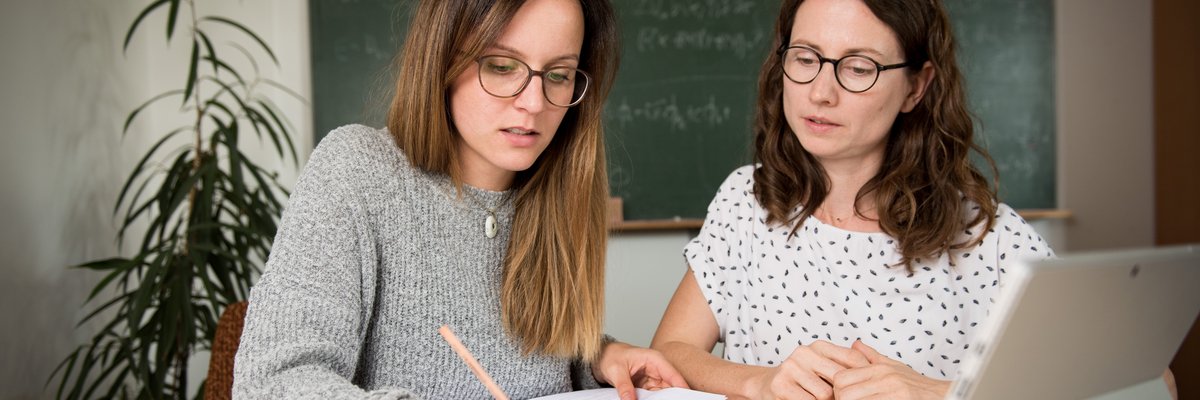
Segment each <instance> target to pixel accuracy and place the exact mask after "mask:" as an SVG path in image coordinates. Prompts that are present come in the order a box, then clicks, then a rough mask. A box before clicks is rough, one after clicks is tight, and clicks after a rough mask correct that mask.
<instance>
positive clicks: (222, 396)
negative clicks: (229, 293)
mask: <svg viewBox="0 0 1200 400" xmlns="http://www.w3.org/2000/svg"><path fill="white" fill-rule="evenodd" d="M247 306H249V303H248V302H245V301H240V302H237V303H233V304H230V305H229V306H227V307H225V312H223V313H221V318H220V319H218V320H217V333H216V334H215V335H214V336H213V345H212V355H211V357H212V358H211V359H209V362H208V381H207V382H205V384H204V400H230V399H232V398H233V357H234V355H236V354H237V350H238V344H239V343H241V339H242V323H243V322H244V320H245V319H246V307H247Z"/></svg>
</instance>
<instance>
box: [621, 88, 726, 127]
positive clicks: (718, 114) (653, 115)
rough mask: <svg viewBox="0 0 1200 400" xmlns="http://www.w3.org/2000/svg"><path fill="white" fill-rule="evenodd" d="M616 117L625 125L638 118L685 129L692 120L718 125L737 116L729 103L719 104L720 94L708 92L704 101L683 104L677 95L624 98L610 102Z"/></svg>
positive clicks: (701, 123)
mask: <svg viewBox="0 0 1200 400" xmlns="http://www.w3.org/2000/svg"><path fill="white" fill-rule="evenodd" d="M609 104H610V105H609V113H610V115H611V118H612V120H614V121H617V123H618V124H620V126H622V127H624V126H626V125H628V124H631V123H635V122H641V121H646V122H661V123H665V124H667V126H668V127H669V128H670V129H671V130H673V131H683V130H686V129H688V127H689V126H691V125H692V124H700V125H704V126H706V127H715V126H718V125H721V124H723V123H725V121H728V120H729V119H730V118H731V117H732V116H733V109H732V108H731V107H730V106H729V105H725V104H718V102H717V97H716V96H708V98H707V99H705V100H704V101H702V102H700V103H685V104H680V103H679V100H678V99H677V98H676V96H674V95H672V96H670V97H663V98H657V99H652V100H648V101H643V102H641V103H634V104H630V102H629V99H628V98H621V99H620V100H619V101H618V102H617V103H615V105H614V104H613V103H609Z"/></svg>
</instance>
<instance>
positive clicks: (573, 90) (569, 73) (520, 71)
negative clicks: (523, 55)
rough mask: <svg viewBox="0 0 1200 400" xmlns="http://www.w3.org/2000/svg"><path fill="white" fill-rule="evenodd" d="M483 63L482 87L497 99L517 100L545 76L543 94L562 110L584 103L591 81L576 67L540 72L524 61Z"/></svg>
mask: <svg viewBox="0 0 1200 400" xmlns="http://www.w3.org/2000/svg"><path fill="white" fill-rule="evenodd" d="M475 62H476V63H478V64H479V85H480V86H483V90H484V91H485V92H488V94H490V95H492V96H496V97H505V98H507V97H514V96H516V95H518V94H521V92H522V91H524V90H525V87H526V86H529V81H530V80H532V79H533V77H534V76H535V75H536V76H540V77H542V94H543V95H545V96H546V101H549V102H550V104H553V105H556V106H559V107H570V106H573V105H576V104H579V102H580V101H583V95H584V94H587V89H588V84H589V83H590V82H591V78H590V77H589V76H588V74H587V73H585V72H583V71H580V70H578V69H575V68H571V67H565V66H557V67H550V68H547V69H546V70H545V71H537V70H534V69H533V68H530V67H529V64H526V63H525V62H524V61H521V60H518V59H515V58H512V57H505V56H483V57H479V58H478V59H476V60H475Z"/></svg>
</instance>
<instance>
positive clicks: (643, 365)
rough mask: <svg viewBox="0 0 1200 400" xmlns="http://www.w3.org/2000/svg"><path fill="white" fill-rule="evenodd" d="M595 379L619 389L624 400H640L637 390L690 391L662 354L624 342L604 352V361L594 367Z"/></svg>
mask: <svg viewBox="0 0 1200 400" xmlns="http://www.w3.org/2000/svg"><path fill="white" fill-rule="evenodd" d="M592 375H595V376H596V380H597V381H599V382H603V383H607V384H609V385H612V386H613V387H614V388H616V389H617V393H619V394H620V396H621V400H636V399H637V391H636V390H634V387H639V388H642V389H650V390H658V389H665V388H669V387H681V388H687V387H688V384H687V381H685V380H684V379H683V376H682V375H679V372H678V371H676V370H675V367H673V366H671V363H669V362H667V359H666V358H663V356H662V354H661V353H659V352H658V351H656V350H651V349H644V348H641V347H634V346H630V345H628V344H625V343H621V342H611V343H609V344H607V345H605V346H604V349H602V350H600V359H598V360H596V362H595V364H593V365H592Z"/></svg>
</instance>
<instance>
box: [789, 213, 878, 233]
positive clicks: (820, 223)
mask: <svg viewBox="0 0 1200 400" xmlns="http://www.w3.org/2000/svg"><path fill="white" fill-rule="evenodd" d="M808 222H812V223H813V224H815V226H816V227H818V228H822V229H826V230H831V231H834V232H837V233H848V234H851V235H863V236H872V237H877V238H878V237H891V236H889V235H888V234H887V233H884V232H883V231H876V232H862V231H852V230H849V229H846V228H842V227H839V226H836V225H833V224H829V223H826V222H825V221H822V220H821V219H820V218H817V217H816V216H815V215H810V216H808V219H807V220H806V221H805V223H808Z"/></svg>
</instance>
